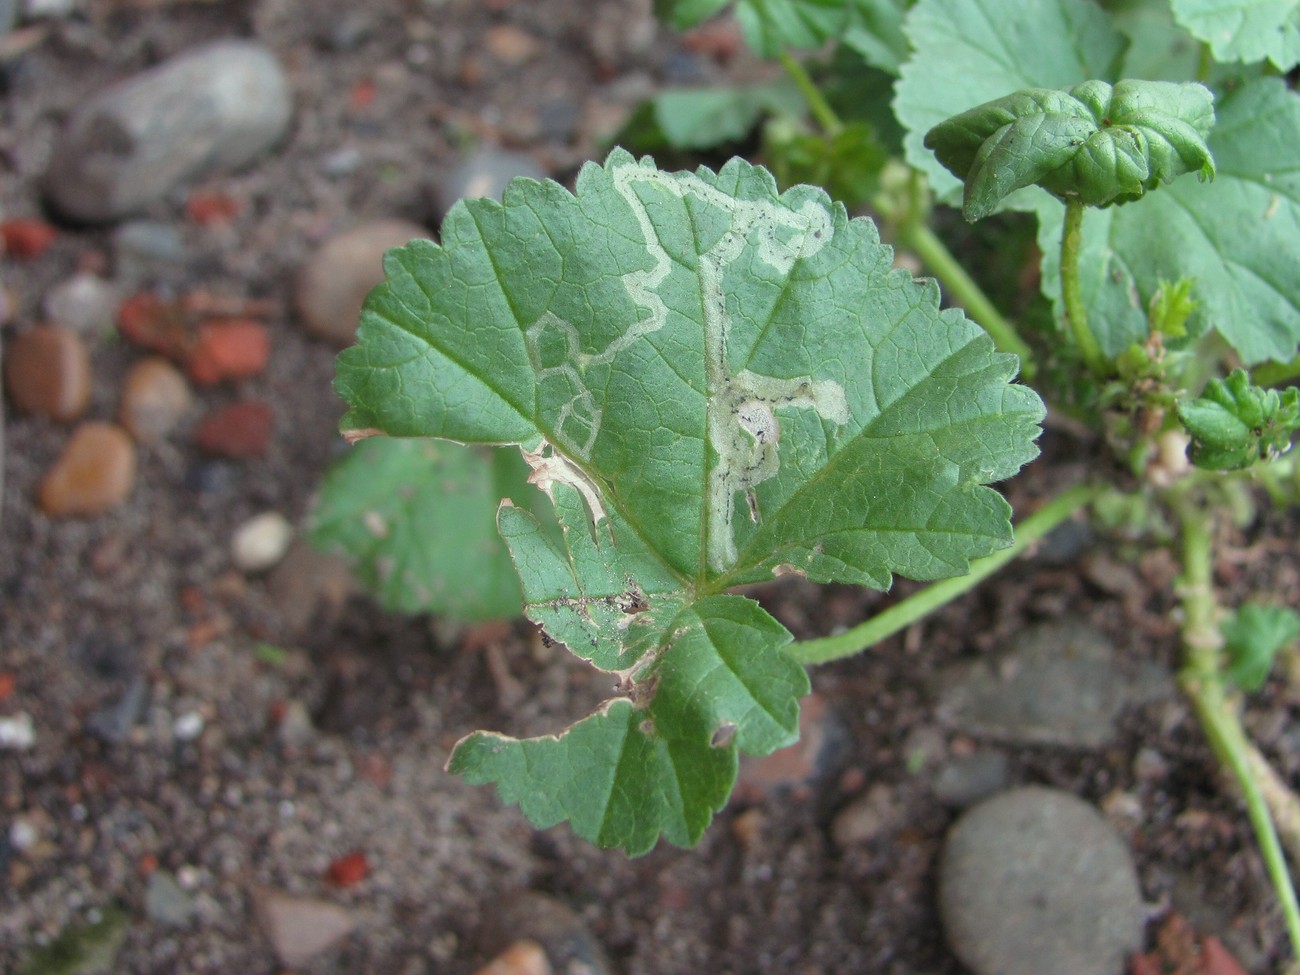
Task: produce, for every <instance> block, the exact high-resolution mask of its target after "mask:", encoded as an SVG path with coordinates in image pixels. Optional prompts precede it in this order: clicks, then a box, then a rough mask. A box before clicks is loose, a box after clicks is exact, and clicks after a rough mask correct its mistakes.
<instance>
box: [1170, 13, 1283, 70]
mask: <svg viewBox="0 0 1300 975" xmlns="http://www.w3.org/2000/svg"><path fill="white" fill-rule="evenodd" d="M1173 10H1174V17H1175V18H1176V19H1177V21H1178V23H1180V24H1182V26H1184V27H1186V28H1187V30H1188V31H1190V32H1191V33H1192V34H1193V35H1194V36H1195V37H1196V39H1197V40H1200V41H1204V42H1205V43H1206V44H1209V45H1210V50H1212V51H1213V52H1214V57H1215V60H1218V61H1244V62H1246V63H1247V64H1252V63H1254V62H1256V61H1263V60H1268V61H1269V62H1271V63H1272V64H1273V66H1274V67H1276V68H1277V69H1278V70H1279V71H1284V72H1285V71H1290V70H1291V69H1292V68H1294V67H1295V66H1296V65H1297V64H1300V0H1173Z"/></svg>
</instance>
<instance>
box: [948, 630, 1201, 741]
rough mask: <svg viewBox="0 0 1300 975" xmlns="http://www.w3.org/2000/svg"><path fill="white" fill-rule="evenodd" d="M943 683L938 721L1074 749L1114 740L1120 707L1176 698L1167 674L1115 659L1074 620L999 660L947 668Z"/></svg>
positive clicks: (1021, 642)
mask: <svg viewBox="0 0 1300 975" xmlns="http://www.w3.org/2000/svg"><path fill="white" fill-rule="evenodd" d="M940 684H941V693H940V699H939V709H938V714H939V719H940V721H941V722H942V723H943V724H944V725H945V726H947V727H949V728H954V729H957V730H959V731H962V732H964V733H966V734H969V735H975V736H978V737H984V738H991V739H994V740H997V741H1009V742H1016V743H1018V744H1031V745H1062V746H1066V747H1071V748H1097V747H1099V746H1101V745H1105V744H1106V743H1108V742H1110V741H1113V740H1114V738H1115V735H1116V733H1117V728H1118V720H1119V717H1120V715H1121V714H1122V713H1123V712H1124V710H1125V708H1128V707H1135V706H1138V705H1141V704H1146V703H1149V702H1151V701H1157V700H1163V699H1165V698H1168V697H1172V696H1173V695H1174V694H1175V693H1176V688H1175V686H1174V681H1173V677H1172V676H1171V675H1170V674H1169V672H1168V671H1167V670H1166V669H1165V668H1163V667H1161V666H1160V665H1158V664H1156V663H1154V662H1153V661H1149V660H1141V659H1134V658H1131V657H1128V656H1125V655H1122V654H1118V653H1116V652H1115V648H1114V647H1113V646H1112V645H1111V642H1110V640H1109V639H1107V637H1106V636H1105V634H1103V633H1100V632H1099V631H1097V630H1095V629H1093V628H1092V627H1090V626H1088V625H1087V624H1084V623H1080V622H1078V621H1062V622H1055V623H1044V624H1042V625H1040V626H1035V627H1031V628H1030V629H1027V630H1025V631H1024V632H1023V633H1020V634H1017V635H1016V637H1015V638H1014V642H1013V644H1012V645H1011V646H1010V647H1008V648H1007V650H1006V651H1005V652H1004V653H1002V654H999V655H998V657H997V658H995V659H984V660H979V661H976V662H975V663H973V664H961V665H958V666H956V667H952V668H949V669H948V670H946V671H945V672H944V673H943V674H942V675H941V678H940Z"/></svg>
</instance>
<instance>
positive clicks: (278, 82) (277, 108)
mask: <svg viewBox="0 0 1300 975" xmlns="http://www.w3.org/2000/svg"><path fill="white" fill-rule="evenodd" d="M292 114H293V102H292V99H291V96H290V93H289V86H288V83H287V81H286V80H285V77H284V73H283V72H282V71H281V70H280V65H279V63H278V62H277V61H276V59H275V56H274V55H273V54H272V53H271V52H270V51H269V50H267V49H266V48H265V47H263V46H261V45H259V44H254V43H251V42H247V41H216V42H214V43H212V44H207V45H204V46H202V47H199V48H195V49H193V50H190V51H187V52H185V53H184V54H181V55H179V56H177V57H175V58H173V59H171V60H170V61H166V62H164V63H163V64H160V65H158V66H157V67H155V68H152V69H150V70H148V71H146V72H144V73H142V74H139V75H137V76H136V77H134V78H130V79H128V80H126V81H124V82H121V83H119V84H117V85H114V86H113V87H111V88H109V89H107V90H105V91H104V92H102V93H101V94H99V95H97V96H95V97H94V98H92V99H90V101H88V102H87V103H86V104H85V105H83V106H82V107H81V108H80V109H78V110H77V111H76V112H74V113H73V115H72V117H71V118H70V119H69V120H68V122H67V124H66V125H65V126H64V128H63V131H62V132H61V133H60V134H59V138H58V140H57V141H56V143H55V146H54V150H53V152H52V154H51V158H50V166H49V169H48V171H47V173H46V183H45V189H46V193H47V194H48V196H49V198H50V201H51V202H52V203H53V204H54V206H55V207H57V209H58V210H59V211H60V212H62V213H63V214H64V215H65V216H67V217H70V218H72V219H74V220H83V221H88V222H102V221H109V220H115V219H117V218H119V217H122V216H125V215H126V214H129V213H132V212H135V211H137V210H139V209H141V208H142V207H144V206H147V205H148V204H149V203H152V202H153V201H154V200H157V199H160V198H161V197H163V196H165V195H166V194H167V193H169V192H171V191H172V190H173V189H175V188H176V187H178V186H180V185H181V184H183V183H186V182H188V181H191V180H194V179H197V178H200V177H202V176H205V175H208V174H210V173H214V172H221V171H226V170H231V169H236V168H238V167H240V166H243V165H245V164H246V163H249V162H251V161H252V160H253V159H255V158H256V157H257V156H258V155H260V154H261V153H262V152H264V151H266V150H267V149H269V148H270V147H271V146H272V145H274V144H275V142H276V141H278V140H279V139H280V138H281V136H283V135H284V133H285V130H286V129H287V128H288V125H289V120H290V118H291V116H292Z"/></svg>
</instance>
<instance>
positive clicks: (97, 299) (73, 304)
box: [41, 271, 117, 335]
mask: <svg viewBox="0 0 1300 975" xmlns="http://www.w3.org/2000/svg"><path fill="white" fill-rule="evenodd" d="M41 307H42V308H43V309H44V310H45V316H46V317H47V318H48V319H49V320H50V321H51V322H54V323H55V324H57V325H66V326H67V327H68V328H70V329H72V330H73V331H76V332H81V333H83V334H88V335H94V334H98V333H100V332H104V331H107V330H108V329H109V328H112V326H113V316H114V313H115V312H116V310H117V290H116V289H115V288H114V287H113V285H111V284H110V283H109V282H107V281H105V280H104V279H103V278H101V277H100V276H99V275H97V274H92V273H91V272H89V271H80V272H78V273H76V274H74V275H73V276H72V277H70V278H68V279H67V280H65V281H61V282H60V283H59V284H56V285H55V286H54V287H52V288H51V289H50V290H49V291H48V292H46V295H45V300H44V301H43V302H42V304H41Z"/></svg>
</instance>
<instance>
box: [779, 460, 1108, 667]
mask: <svg viewBox="0 0 1300 975" xmlns="http://www.w3.org/2000/svg"><path fill="white" fill-rule="evenodd" d="M1100 493H1101V490H1100V489H1099V488H1096V487H1093V486H1092V485H1087V484H1080V485H1077V486H1076V487H1072V488H1070V490H1068V491H1066V492H1065V493H1063V494H1060V495H1058V496H1057V497H1055V498H1053V499H1052V500H1051V501H1049V502H1048V503H1047V504H1045V505H1043V507H1041V508H1039V509H1038V510H1037V511H1036V512H1034V513H1033V514H1032V515H1030V516H1029V517H1028V518H1026V519H1025V520H1024V521H1023V522H1021V523H1020V525H1018V526H1017V527H1016V540H1015V542H1014V543H1012V545H1011V547H1010V548H1004V549H1003V550H1002V551H1000V552H995V553H994V554H993V555H989V556H986V557H985V558H982V559H976V560H975V561H974V562H972V563H971V566H970V572H968V573H967V574H966V575H964V576H959V577H957V578H955V579H944V580H943V581H941V582H936V583H935V584H934V585H932V586H929V587H927V588H925V589H922V590H921V591H920V592H917V593H914V594H912V595H911V596H908V597H907V598H906V599H904V600H903V601H902V602H900V603H897V604H895V605H893V606H891V607H890V608H889V609H887V610H885V611H884V612H883V613H880V614H878V615H876V616H873V617H872V618H871V619H869V620H867V621H865V622H863V623H860V624H858V625H857V626H855V627H853V628H852V629H851V630H846V631H845V632H843V633H839V634H836V635H835V636H828V637H821V638H820V639H817V640H804V641H802V642H800V643H795V644H793V645H792V646H791V647H790V648H789V652H790V654H791V655H792V656H793V657H794V658H795V659H796V660H798V661H799V662H800V663H801V664H804V665H810V664H824V663H830V662H831V661H833V660H842V659H843V658H845V657H851V656H853V655H854V654H856V653H860V652H861V651H863V650H866V649H867V648H868V647H871V646H874V645H875V644H877V643H879V642H880V641H881V640H884V639H885V638H886V637H890V636H893V635H894V634H895V633H898V632H899V631H901V630H905V629H907V628H908V627H909V626H911V625H912V624H913V623H915V622H917V621H918V620H920V619H922V618H924V617H925V616H927V615H929V614H930V613H932V612H934V611H935V610H936V609H938V608H939V607H940V606H943V605H945V604H947V603H950V602H952V601H953V600H954V599H956V598H957V597H958V596H961V595H964V594H965V593H967V592H969V591H970V590H972V589H974V588H975V587H976V586H977V585H979V584H980V583H981V582H983V581H984V580H985V579H987V578H988V577H989V576H991V575H992V574H993V573H994V572H996V571H997V570H998V569H1000V568H1002V567H1003V566H1004V565H1006V564H1007V563H1008V562H1010V561H1011V560H1012V559H1014V558H1015V557H1016V556H1018V555H1020V554H1021V553H1022V552H1024V551H1025V550H1026V549H1027V548H1029V547H1030V546H1031V545H1033V544H1034V543H1036V542H1038V541H1040V540H1041V539H1042V538H1043V537H1044V536H1045V535H1046V534H1047V533H1048V532H1050V531H1051V530H1052V529H1053V528H1055V527H1056V526H1057V525H1059V524H1061V522H1063V521H1065V520H1066V519H1068V518H1070V517H1071V516H1072V515H1074V513H1075V512H1076V511H1078V510H1079V509H1080V508H1082V507H1084V505H1086V504H1088V503H1089V502H1091V501H1092V500H1093V499H1095V498H1096V497H1097V496H1098V495H1099V494H1100Z"/></svg>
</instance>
